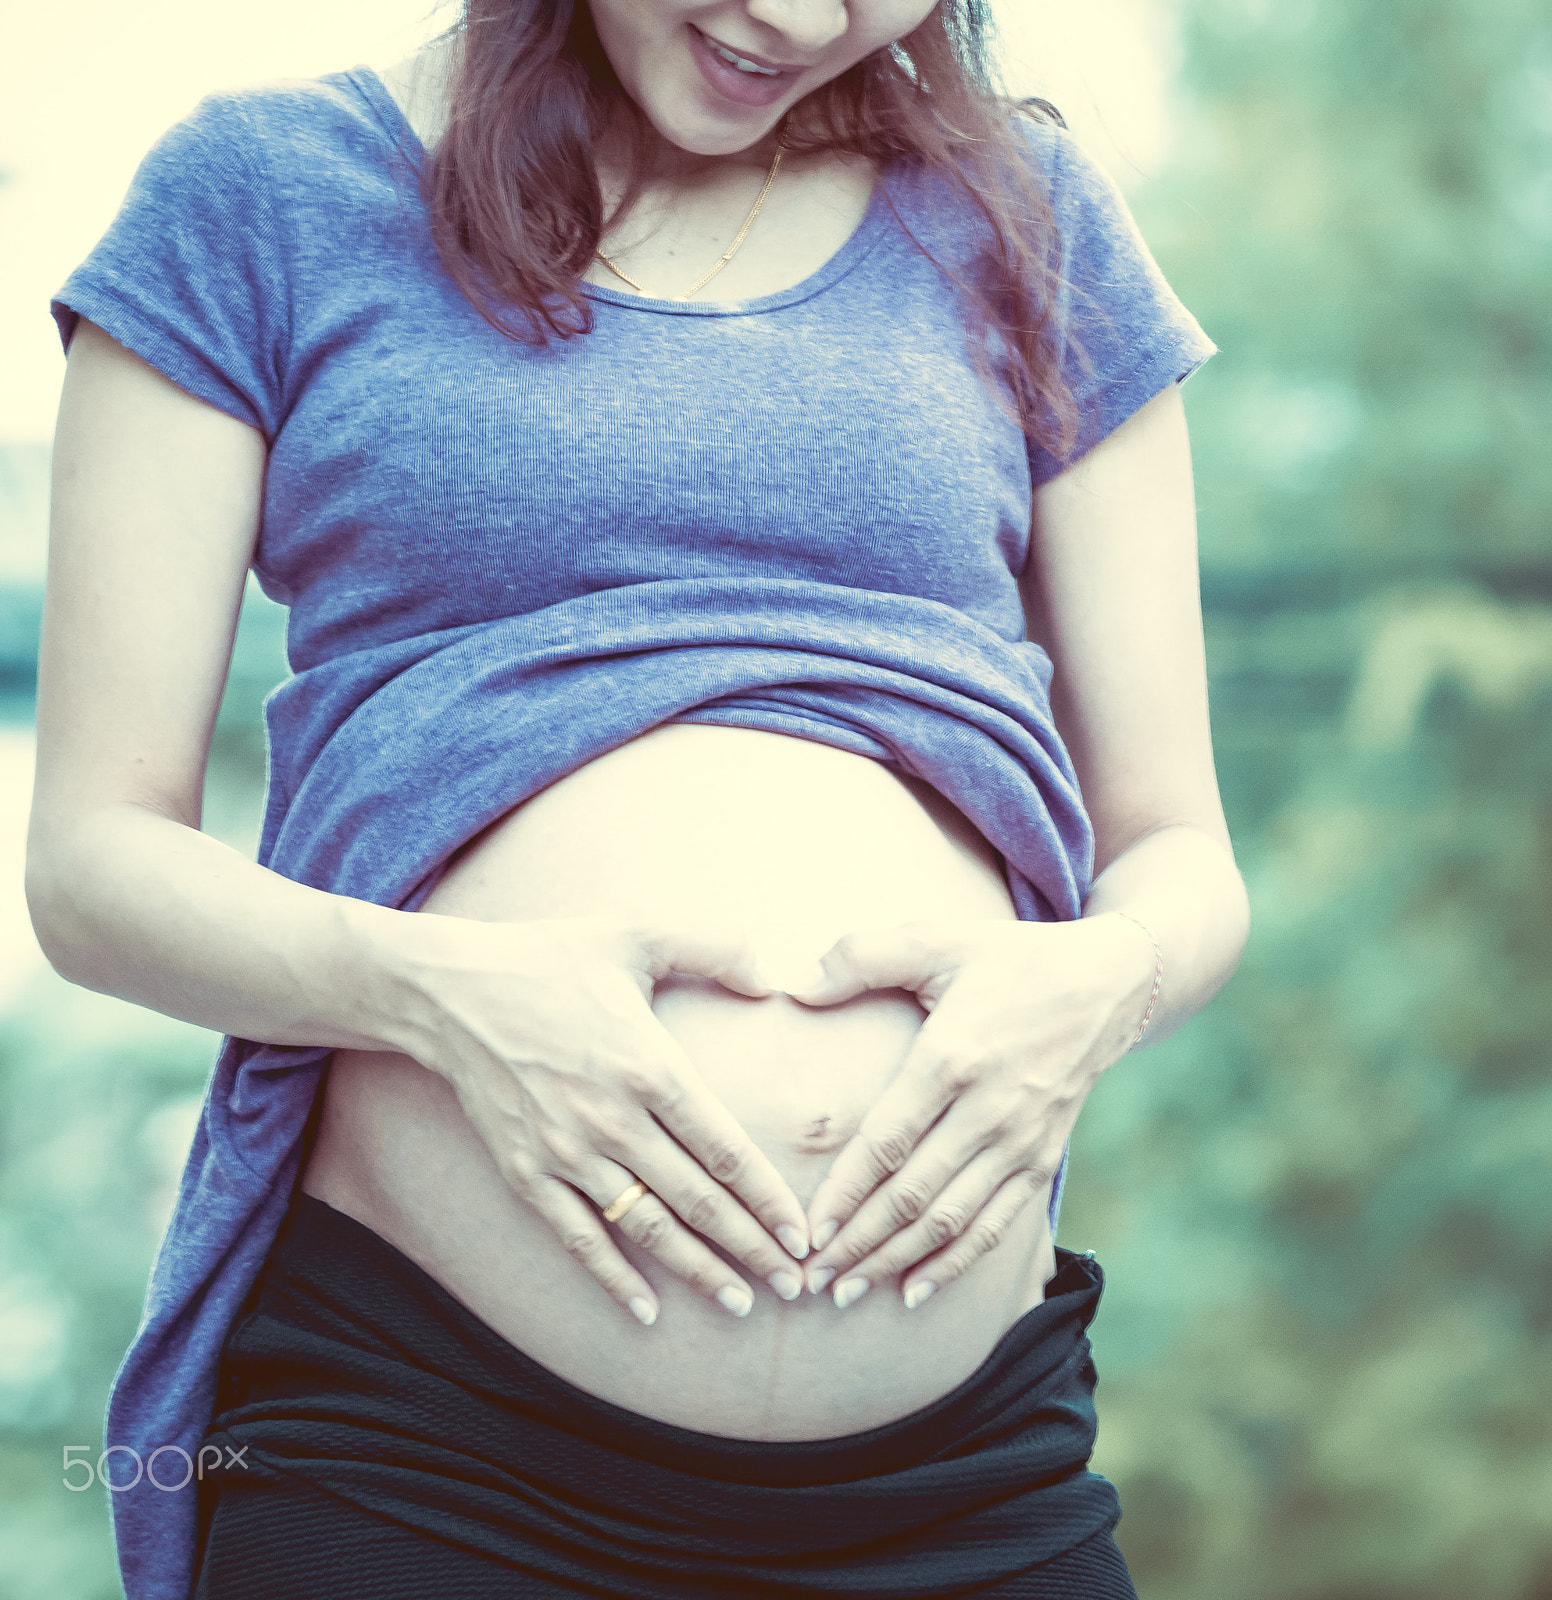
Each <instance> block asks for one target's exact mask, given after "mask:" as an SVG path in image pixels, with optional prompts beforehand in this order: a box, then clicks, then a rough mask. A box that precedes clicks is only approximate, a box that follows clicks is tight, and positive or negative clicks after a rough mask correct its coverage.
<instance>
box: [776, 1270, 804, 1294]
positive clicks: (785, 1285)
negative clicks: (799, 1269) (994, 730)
mask: <svg viewBox="0 0 1552 1600" xmlns="http://www.w3.org/2000/svg"><path fill="white" fill-rule="evenodd" d="M768 1281H769V1283H770V1286H771V1287H772V1288H773V1289H774V1290H775V1291H776V1293H777V1294H779V1295H780V1296H781V1297H782V1299H783V1300H796V1299H797V1297H798V1296H799V1295H800V1294H802V1292H803V1280H802V1279H801V1278H799V1277H798V1275H797V1273H795V1272H788V1271H787V1269H786V1268H785V1267H783V1268H781V1269H780V1270H779V1271H777V1272H773V1273H772V1274H771V1275H770V1278H769V1280H768Z"/></svg>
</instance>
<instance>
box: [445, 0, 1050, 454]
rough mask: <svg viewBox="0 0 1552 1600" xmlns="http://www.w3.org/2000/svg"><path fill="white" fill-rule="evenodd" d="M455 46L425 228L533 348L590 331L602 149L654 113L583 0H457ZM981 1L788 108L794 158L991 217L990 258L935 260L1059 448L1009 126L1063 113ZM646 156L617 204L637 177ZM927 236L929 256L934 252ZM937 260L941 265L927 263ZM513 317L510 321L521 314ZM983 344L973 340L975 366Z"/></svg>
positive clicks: (1045, 204)
mask: <svg viewBox="0 0 1552 1600" xmlns="http://www.w3.org/2000/svg"><path fill="white" fill-rule="evenodd" d="M456 31H457V33H458V34H459V36H460V40H461V45H462V48H461V49H460V50H459V51H458V53H457V63H456V66H455V69H454V73H453V78H452V82H451V84H450V86H449V96H448V121H447V126H446V131H445V133H444V134H443V136H442V138H441V140H440V142H439V143H438V145H437V148H436V152H435V154H434V156H433V157H432V159H431V161H430V162H429V164H428V167H427V170H426V178H425V182H426V193H427V198H428V200H429V202H430V210H431V226H432V233H433V237H434V238H435V240H436V245H437V249H438V251H439V252H440V253H441V257H442V260H443V262H444V264H445V265H446V267H447V270H448V272H449V273H450V274H451V275H452V277H453V279H454V281H455V282H456V283H457V284H458V286H459V288H460V289H462V290H463V292H464V294H465V295H467V296H468V298H469V299H470V300H471V301H472V302H473V304H474V305H475V306H476V307H477V308H478V309H479V311H480V312H481V314H482V315H483V316H484V317H485V318H486V320H487V321H488V322H490V323H491V324H492V326H494V327H496V328H497V329H499V330H500V331H501V332H502V333H503V334H505V335H506V336H507V337H509V338H512V339H517V340H520V341H522V342H524V343H536V344H543V343H547V342H548V341H549V340H550V339H551V338H561V339H566V338H572V337H574V336H576V335H578V334H584V333H586V332H588V331H589V330H590V329H591V327H592V310H591V307H590V305H589V303H588V301H587V298H586V297H585V296H584V295H583V293H582V290H581V281H582V276H583V274H584V272H586V270H587V268H588V265H589V263H590V262H591V261H592V259H593V253H594V251H596V250H597V248H598V245H599V243H600V241H601V240H602V238H603V237H604V234H605V233H606V232H607V230H608V227H609V226H610V224H611V223H612V222H613V220H614V216H612V215H606V214H605V210H604V200H603V192H602V189H601V187H600V185H599V180H598V173H597V170H596V168H595V165H594V156H593V152H594V147H595V143H596V140H597V139H598V136H599V134H600V132H601V131H602V130H604V129H605V128H608V127H610V126H617V125H618V124H616V123H615V122H614V119H616V118H619V117H621V116H624V117H627V118H634V119H635V125H636V126H637V127H639V128H644V127H645V119H644V118H643V117H642V116H641V113H640V111H639V110H638V109H637V108H636V107H635V106H634V102H632V101H631V100H630V98H629V96H628V95H627V94H626V92H625V90H624V89H623V88H622V86H621V85H620V82H619V80H618V78H617V77H616V76H615V74H614V71H613V69H612V68H611V66H610V64H609V60H608V57H607V56H606V55H605V53H604V50H603V47H602V45H601V44H600V42H599V39H598V35H597V33H596V31H595V30H594V27H593V21H592V16H591V13H590V12H589V10H588V7H587V4H586V0H464V8H463V18H462V21H461V23H460V24H459V25H458V28H457V30H456ZM990 35H991V22H990V18H989V15H988V8H987V4H986V0H938V4H937V6H936V7H934V9H933V11H932V12H931V13H930V15H929V16H928V17H927V18H926V20H925V21H924V22H922V24H921V25H920V26H919V27H918V28H916V29H915V30H914V31H913V32H912V33H909V34H907V35H906V36H905V37H904V38H903V39H901V40H900V41H898V43H896V44H894V45H892V46H890V47H888V48H886V49H883V50H879V51H876V52H874V53H873V54H872V55H870V56H868V57H866V58H865V59H863V60H862V61H860V62H858V63H857V64H856V65H855V66H854V67H852V68H850V69H849V70H848V71H846V72H844V73H842V74H841V75H840V76H839V77H837V78H834V79H832V80H831V81H830V82H829V83H827V84H824V85H823V86H822V87H820V88H819V89H817V90H815V91H814V92H813V93H812V94H810V95H808V96H806V97H805V98H804V99H803V100H801V101H799V102H798V104H797V105H796V106H794V107H793V109H792V112H791V113H790V114H789V115H788V117H787V120H786V122H785V124H784V126H783V138H784V140H785V143H786V145H787V148H788V149H789V150H790V151H792V152H793V153H799V154H801V153H812V152H817V151H823V150H835V151H842V152H846V153H849V154H853V155H858V156H864V157H867V158H868V159H869V160H871V161H874V162H876V163H878V164H879V165H880V166H882V165H884V164H885V163H887V162H890V161H894V160H897V159H899V158H902V157H913V156H914V157H915V158H917V159H918V160H919V161H921V162H922V163H923V165H924V166H925V168H926V169H927V170H928V171H930V172H932V173H935V174H937V175H940V176H941V177H943V178H946V179H947V180H948V181H949V185H950V187H951V190H952V191H955V192H958V193H959V194H960V195H962V196H963V197H965V198H968V200H969V201H970V202H971V203H972V205H973V206H974V207H975V208H976V209H978V210H979V212H980V213H981V215H982V217H983V218H984V219H985V221H986V222H987V223H988V224H989V233H990V237H991V240H992V246H991V249H990V252H989V255H988V258H987V259H986V261H985V262H984V263H982V264H981V266H980V267H979V269H978V270H976V271H974V272H973V273H970V274H968V275H966V274H962V273H959V272H956V271H952V270H951V269H950V268H948V267H946V266H944V265H943V263H941V262H939V263H938V264H939V266H940V267H942V269H943V270H944V271H945V272H948V273H949V275H950V276H951V277H953V279H954V281H955V282H956V283H957V284H958V285H959V286H960V288H961V289H962V290H963V291H964V292H965V293H966V294H967V295H968V296H969V298H970V301H971V303H972V305H973V306H974V307H975V309H976V310H977V312H978V313H979V319H978V320H979V323H980V327H981V329H982V332H983V334H984V333H986V332H988V331H990V332H993V333H995V334H996V335H998V336H1000V342H1001V344H1002V347H1003V350H1004V352H1005V355H1006V358H1007V359H1006V360H1005V369H1006V371H1007V376H1008V378H1009V380H1010V383H1011V387H1012V391H1013V394H1014V397H1015V402H1014V403H1015V406H1016V410H1017V414H1018V418H1019V421H1020V424H1021V426H1022V427H1023V428H1024V429H1025V431H1026V432H1027V433H1029V434H1030V436H1031V437H1033V438H1034V439H1036V440H1037V441H1039V442H1040V443H1041V444H1042V445H1044V446H1045V447H1046V448H1047V449H1049V450H1050V451H1051V452H1052V453H1053V454H1054V455H1056V456H1057V457H1058V458H1062V457H1065V456H1066V455H1067V453H1068V452H1069V450H1070V449H1071V448H1072V444H1073V440H1074V439H1075V437H1076V434H1077V415H1076V407H1075V405H1074V402H1073V400H1072V397H1071V395H1070V393H1069V391H1068V388H1067V385H1066V384H1065V383H1064V382H1063V378H1062V371H1061V355H1060V345H1059V342H1058V337H1057V330H1056V328H1055V325H1054V308H1055V306H1056V303H1057V299H1056V297H1057V291H1058V288H1059V286H1060V277H1059V250H1058V240H1057V236H1056V224H1055V220H1054V218H1053V216H1052V212H1051V203H1050V199H1049V196H1048V195H1047V193H1046V190H1045V188H1044V186H1043V184H1042V183H1041V182H1040V180H1039V177H1038V176H1037V173H1036V171H1035V170H1034V168H1035V163H1033V162H1032V161H1031V159H1030V155H1029V151H1028V149H1027V147H1026V146H1025V144H1024V139H1023V136H1022V135H1021V133H1020V132H1019V129H1018V126H1017V118H1018V117H1019V116H1020V115H1023V116H1029V117H1033V118H1036V119H1039V118H1042V117H1050V118H1054V119H1056V120H1060V119H1059V117H1057V114H1056V112H1055V111H1054V109H1053V108H1052V107H1050V106H1048V105H1046V104H1045V102H1043V101H1031V102H1022V103H1020V102H1015V101H1012V100H1009V99H1008V98H1007V97H1006V96H1004V95H1003V94H1001V93H999V92H998V90H997V87H996V83H995V77H994V73H993V70H992V66H991V61H990V49H989V46H990ZM632 144H633V148H635V149H636V150H637V152H638V155H637V159H636V169H635V171H634V172H633V174H632V175H631V181H630V183H629V184H628V185H627V188H626V192H625V196H624V198H623V199H622V200H621V202H620V205H619V206H618V207H617V208H616V212H615V215H618V214H619V212H620V211H622V210H624V209H627V208H628V207H629V205H630V204H631V202H632V201H633V200H634V199H635V198H636V196H637V195H639V193H640V191H641V186H642V183H643V182H644V181H645V163H646V159H647V158H646V157H645V156H644V155H643V154H641V153H640V152H643V151H645V150H646V149H647V148H649V144H650V142H649V141H648V140H645V139H637V140H634V141H632ZM917 242H918V244H919V245H920V247H921V248H922V249H923V250H926V248H927V247H926V246H925V244H922V242H921V241H920V240H919V239H918V241H917ZM934 259H936V258H934ZM514 313H515V314H514ZM987 350H988V341H986V340H985V339H984V338H983V340H982V341H981V342H980V344H979V346H978V349H977V361H978V364H979V365H981V367H982V371H983V374H984V373H986V372H987V370H988V356H987Z"/></svg>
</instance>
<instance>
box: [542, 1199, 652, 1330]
mask: <svg viewBox="0 0 1552 1600" xmlns="http://www.w3.org/2000/svg"><path fill="white" fill-rule="evenodd" d="M523 1198H524V1199H525V1200H527V1201H528V1203H529V1204H530V1205H531V1206H532V1207H533V1208H534V1210H536V1211H537V1212H538V1213H539V1215H540V1216H541V1217H543V1218H544V1220H545V1221H546V1222H547V1223H549V1225H550V1227H551V1228H553V1229H554V1230H555V1237H556V1238H557V1239H559V1240H560V1242H561V1244H562V1245H563V1246H564V1247H565V1251H566V1254H567V1255H569V1256H570V1257H571V1258H572V1259H573V1260H574V1261H576V1262H578V1263H579V1264H580V1265H581V1266H583V1267H584V1268H586V1270H587V1271H588V1272H590V1273H592V1275H593V1276H594V1277H595V1278H596V1279H597V1280H598V1281H599V1283H601V1284H602V1285H603V1287H604V1291H605V1292H606V1293H607V1294H608V1295H609V1297H610V1298H611V1299H613V1300H614V1301H615V1302H616V1303H617V1304H619V1305H622V1306H624V1308H625V1309H626V1310H627V1311H629V1312H630V1313H631V1315H632V1316H634V1317H635V1318H636V1320H637V1321H638V1322H641V1323H644V1324H645V1325H646V1326H647V1327H649V1328H650V1327H651V1326H652V1324H653V1323H654V1322H656V1321H657V1313H658V1298H657V1296H656V1295H655V1294H654V1293H653V1292H652V1285H651V1284H650V1283H648V1282H647V1280H646V1279H645V1278H643V1277H642V1275H641V1274H640V1273H639V1272H637V1270H636V1269H635V1268H634V1267H633V1266H632V1265H631V1264H630V1262H629V1261H627V1260H626V1259H625V1256H624V1254H623V1253H622V1251H621V1250H620V1247H619V1246H618V1245H617V1244H616V1243H615V1242H614V1240H613V1238H612V1237H611V1236H610V1234H609V1225H608V1224H607V1223H606V1222H605V1221H604V1220H603V1217H602V1216H601V1215H600V1212H599V1210H598V1209H596V1208H595V1207H593V1206H591V1205H589V1204H588V1202H587V1201H586V1200H584V1199H583V1198H582V1196H581V1195H579V1194H578V1193H577V1191H576V1190H575V1189H573V1188H572V1187H571V1186H570V1184H566V1183H562V1182H560V1180H559V1179H557V1178H538V1179H535V1180H534V1181H533V1182H532V1183H531V1184H529V1185H528V1186H527V1187H526V1189H525V1190H524V1193H523ZM609 1198H610V1199H611V1200H612V1199H613V1198H614V1196H613V1195H611V1196H610V1197H609ZM604 1203H605V1204H606V1205H607V1204H608V1201H605V1202H604Z"/></svg>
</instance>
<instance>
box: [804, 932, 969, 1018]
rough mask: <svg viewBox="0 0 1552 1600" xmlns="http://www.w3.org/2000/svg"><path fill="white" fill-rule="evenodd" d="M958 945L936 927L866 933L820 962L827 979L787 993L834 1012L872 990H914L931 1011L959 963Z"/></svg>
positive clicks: (842, 942) (847, 939)
mask: <svg viewBox="0 0 1552 1600" xmlns="http://www.w3.org/2000/svg"><path fill="white" fill-rule="evenodd" d="M958 943H959V941H958V940H957V939H956V938H955V936H954V934H953V933H952V931H951V930H950V929H949V928H948V927H946V926H944V925H942V924H940V923H935V922H927V921H921V922H906V923H902V924H900V925H898V926H893V927H885V928H861V929H858V930H857V931H856V932H854V933H848V934H846V935H845V936H844V937H842V938H840V939H837V940H836V942H835V943H834V944H833V945H831V946H830V948H829V950H827V951H826V952H825V954H824V955H823V956H822V957H821V958H820V961H819V968H820V971H821V973H822V974H823V977H822V979H820V980H818V981H816V982H814V983H812V984H808V985H805V986H802V987H799V988H796V989H788V990H787V993H788V994H790V995H791V996H792V997H793V999H794V1000H801V1001H802V1002H803V1004H804V1005H812V1006H829V1005H836V1004H838V1003H839V1002H840V1001H842V1000H851V999H854V998H855V997H856V996H857V995H859V994H864V993H866V992H867V991H868V990H870V989H909V990H910V991H911V992H912V993H913V994H915V995H917V996H918V998H920V999H921V1001H922V1003H923V1004H924V1005H926V1006H927V1007H928V1009H931V1006H932V1003H933V1002H934V1001H936V999H937V997H938V995H939V994H940V993H941V992H942V989H943V987H944V986H945V985H946V984H947V981H948V979H949V977H951V976H952V973H953V968H954V967H955V966H956V965H957V963H958Z"/></svg>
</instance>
